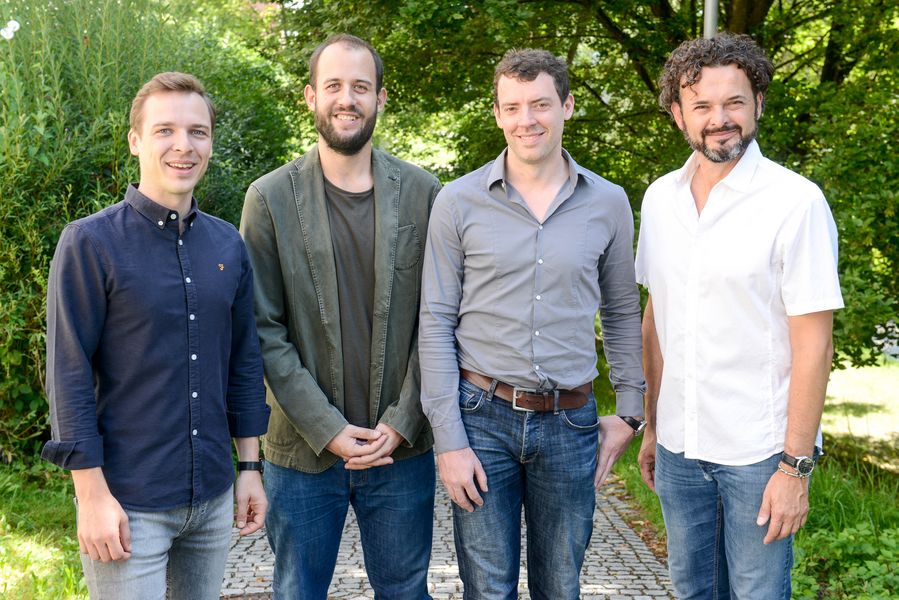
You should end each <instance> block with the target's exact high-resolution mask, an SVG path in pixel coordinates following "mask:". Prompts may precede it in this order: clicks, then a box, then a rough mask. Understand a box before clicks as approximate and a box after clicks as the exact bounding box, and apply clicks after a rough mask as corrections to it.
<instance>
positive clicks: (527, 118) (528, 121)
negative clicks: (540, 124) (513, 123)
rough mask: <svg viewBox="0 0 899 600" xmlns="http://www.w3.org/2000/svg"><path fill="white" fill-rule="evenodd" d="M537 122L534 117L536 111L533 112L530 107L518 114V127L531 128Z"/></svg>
mask: <svg viewBox="0 0 899 600" xmlns="http://www.w3.org/2000/svg"><path fill="white" fill-rule="evenodd" d="M536 122H537V119H536V118H535V117H534V111H533V110H531V107H530V106H525V107H524V108H522V109H521V110H520V111H519V113H518V125H519V126H521V127H529V126H530V125H533V124H534V123H536Z"/></svg>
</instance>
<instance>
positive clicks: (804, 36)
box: [280, 0, 899, 365]
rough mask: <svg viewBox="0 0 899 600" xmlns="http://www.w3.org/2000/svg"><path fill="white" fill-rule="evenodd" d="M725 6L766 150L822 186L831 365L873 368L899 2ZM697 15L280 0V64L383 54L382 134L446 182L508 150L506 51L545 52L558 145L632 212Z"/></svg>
mask: <svg viewBox="0 0 899 600" xmlns="http://www.w3.org/2000/svg"><path fill="white" fill-rule="evenodd" d="M719 5H720V7H721V17H722V19H721V20H722V28H723V29H727V30H730V31H736V32H740V33H749V34H751V35H753V36H754V37H755V38H756V39H757V40H758V41H759V42H760V43H761V44H762V45H763V46H764V47H765V48H766V49H767V50H768V52H769V54H770V56H771V57H772V60H773V61H774V63H775V66H776V73H775V80H774V82H773V84H772V87H771V90H770V93H769V96H768V100H767V107H766V113H765V116H764V118H763V120H762V123H761V126H760V134H759V137H760V143H761V146H762V149H763V151H764V152H765V153H766V154H767V155H768V156H770V157H771V158H773V159H775V160H777V161H779V162H781V163H783V164H785V165H786V166H788V167H789V168H791V169H794V170H796V171H799V172H801V173H802V174H804V175H806V176H807V177H809V178H811V179H812V180H813V181H815V182H816V183H818V184H819V185H820V186H821V187H822V189H823V190H824V193H825V195H826V196H827V198H828V201H829V202H830V205H831V207H832V210H833V213H834V216H835V219H836V222H837V224H838V228H839V233H840V244H841V250H840V261H841V262H840V276H841V281H842V285H843V292H844V300H845V303H846V307H847V308H846V310H842V311H838V312H837V314H836V322H835V336H834V341H835V346H836V350H837V355H836V356H837V358H836V362H837V363H841V362H844V361H845V362H850V363H852V364H855V365H860V364H872V363H873V361H874V360H876V357H877V355H878V354H879V352H880V351H881V350H883V344H879V343H877V342H875V341H874V340H873V339H872V338H873V337H874V336H875V333H876V328H877V327H878V326H882V325H884V324H886V323H888V322H889V321H890V320H893V321H899V318H897V315H899V263H897V261H899V217H897V212H899V211H897V209H899V201H897V197H896V190H895V188H896V187H897V182H899V172H897V168H899V167H897V164H899V163H897V160H896V158H895V153H894V152H890V151H889V148H890V145H891V144H892V140H894V139H896V137H897V131H896V130H897V123H899V111H897V100H899V96H897V94H896V89H897V87H899V86H897V75H899V56H897V48H899V26H897V23H899V5H897V4H896V3H895V2H885V1H883V0H852V1H849V2H832V1H826V2H806V1H805V0H784V1H782V2H773V1H771V0H765V1H761V2H742V1H739V2H738V1H736V0H727V1H723V2H720V3H719ZM701 10H702V3H701V2H670V1H668V0H663V1H653V2H646V1H644V2H630V1H627V2H625V1H623V0H612V1H608V2H596V1H590V0H567V1H549V0H484V1H483V2H465V1H463V0H403V1H399V2H397V1H388V0H374V1H371V2H362V3H360V2H353V1H351V0H312V1H307V2H300V3H296V2H294V3H284V9H283V11H282V27H283V29H284V31H285V32H286V33H287V34H288V35H286V38H285V39H286V46H285V48H284V51H283V53H282V54H281V55H280V56H281V57H283V59H284V60H285V68H287V69H289V70H291V71H292V72H293V73H294V74H295V75H296V76H297V78H298V79H299V80H305V79H306V75H307V73H306V70H307V67H306V61H307V60H308V57H309V55H310V54H311V52H312V49H313V48H314V47H315V45H317V44H318V43H319V42H321V41H322V40H323V39H324V38H325V37H327V36H328V35H330V34H333V33H338V32H342V31H346V32H350V33H353V34H355V35H358V36H360V37H363V38H365V39H368V40H370V41H371V42H372V43H373V45H374V46H375V47H376V48H377V49H378V51H379V52H380V53H381V55H382V56H383V58H384V62H385V65H386V73H385V78H386V87H387V89H388V91H389V94H390V96H389V97H390V105H389V107H388V110H389V114H390V115H391V116H390V119H389V123H388V124H389V127H387V128H384V127H382V128H381V129H380V134H379V135H380V137H381V140H380V141H381V142H382V143H383V144H384V145H386V146H388V147H389V148H390V149H391V150H393V151H394V152H397V153H399V154H400V155H403V156H408V157H411V158H414V159H417V160H421V161H422V162H423V163H424V164H426V165H427V166H429V167H430V168H432V169H433V170H435V171H436V172H438V173H439V174H440V175H441V177H444V178H452V177H456V176H459V175H461V174H463V173H465V172H467V171H470V170H472V169H473V168H476V167H478V166H480V165H481V164H483V163H484V162H486V161H489V160H492V159H493V158H495V157H496V155H497V154H498V153H499V152H500V151H501V150H502V148H503V146H504V142H503V138H502V135H501V134H500V133H499V132H498V131H497V130H496V126H495V123H494V120H493V115H492V110H491V103H492V98H491V97H492V89H491V82H492V79H493V67H494V65H495V64H496V63H497V62H498V60H499V58H500V56H502V54H503V52H505V51H506V50H507V49H509V48H512V47H519V48H522V47H539V48H546V49H548V50H550V51H552V52H554V53H556V54H557V55H560V56H563V57H565V58H566V59H567V61H568V63H569V65H570V75H571V83H572V91H573V94H574V96H575V100H576V102H575V114H574V117H573V118H572V120H571V121H569V122H568V123H567V124H566V131H565V138H564V143H565V146H566V148H567V149H568V150H569V151H570V152H571V153H572V155H573V156H574V157H575V158H576V159H577V160H578V161H579V162H581V163H582V164H583V165H584V166H586V167H588V168H590V169H593V170H595V171H597V172H599V173H600V174H602V175H604V176H605V177H607V178H609V179H611V180H612V181H615V182H617V183H620V184H621V185H622V186H624V188H625V189H626V190H627V192H628V195H629V197H630V198H631V202H632V204H633V206H634V208H639V205H640V199H641V198H642V195H643V192H644V191H645V189H646V187H647V186H648V185H649V183H650V182H651V181H653V180H654V179H655V178H657V177H659V176H660V175H662V174H664V173H666V172H668V171H670V170H672V169H675V168H677V167H679V166H680V165H681V164H683V162H684V160H686V158H687V155H688V149H687V147H686V145H685V144H684V142H683V139H682V138H681V135H680V133H679V132H678V131H677V129H676V128H675V127H674V125H673V124H672V122H671V120H670V119H669V117H668V116H667V115H666V114H665V113H664V112H663V111H662V110H661V109H660V108H659V107H658V105H657V100H656V99H657V97H658V90H657V86H656V83H655V81H656V78H657V76H658V74H659V72H660V71H661V68H662V65H663V64H664V61H665V59H666V58H667V56H668V54H669V53H670V51H671V50H672V49H674V47H675V46H677V44H679V43H680V42H681V41H683V40H685V39H688V38H692V37H696V36H699V35H701V33H702V31H701V28H702V14H701ZM423 146H425V147H427V146H429V147H430V148H432V151H430V152H428V151H426V150H423V148H422V147H423ZM894 343H895V342H894Z"/></svg>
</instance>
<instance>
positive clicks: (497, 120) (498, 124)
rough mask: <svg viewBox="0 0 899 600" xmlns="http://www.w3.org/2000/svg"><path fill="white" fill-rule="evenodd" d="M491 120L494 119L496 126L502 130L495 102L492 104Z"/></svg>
mask: <svg viewBox="0 0 899 600" xmlns="http://www.w3.org/2000/svg"><path fill="white" fill-rule="evenodd" d="M493 118H494V119H496V126H497V127H499V128H500V129H502V128H503V123H502V121H500V119H499V106H497V105H496V102H494V103H493Z"/></svg>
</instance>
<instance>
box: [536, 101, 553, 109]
mask: <svg viewBox="0 0 899 600" xmlns="http://www.w3.org/2000/svg"><path fill="white" fill-rule="evenodd" d="M534 108H536V109H538V110H546V109H548V108H549V102H538V103H537V104H536V106H535V107H534Z"/></svg>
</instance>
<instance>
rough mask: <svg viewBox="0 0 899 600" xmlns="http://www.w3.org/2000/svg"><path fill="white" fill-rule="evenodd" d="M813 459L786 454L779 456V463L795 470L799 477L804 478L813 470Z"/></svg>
mask: <svg viewBox="0 0 899 600" xmlns="http://www.w3.org/2000/svg"><path fill="white" fill-rule="evenodd" d="M815 460H816V459H815V458H813V457H811V456H790V455H789V454H787V453H786V452H784V453H783V454H781V455H780V462H782V463H783V464H785V465H787V466H788V467H793V468H794V469H796V474H797V475H798V476H799V477H802V478H805V477H808V476H809V475H811V474H812V471H814V470H815Z"/></svg>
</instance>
